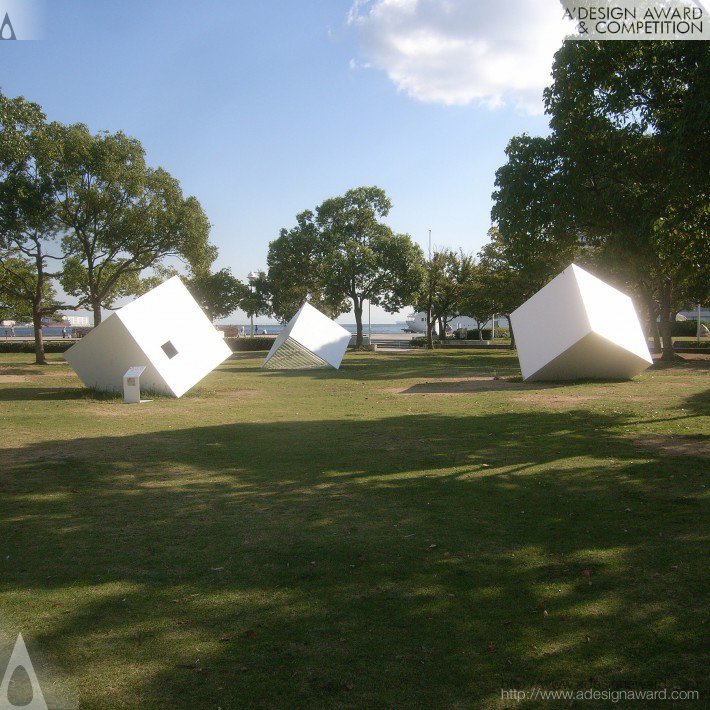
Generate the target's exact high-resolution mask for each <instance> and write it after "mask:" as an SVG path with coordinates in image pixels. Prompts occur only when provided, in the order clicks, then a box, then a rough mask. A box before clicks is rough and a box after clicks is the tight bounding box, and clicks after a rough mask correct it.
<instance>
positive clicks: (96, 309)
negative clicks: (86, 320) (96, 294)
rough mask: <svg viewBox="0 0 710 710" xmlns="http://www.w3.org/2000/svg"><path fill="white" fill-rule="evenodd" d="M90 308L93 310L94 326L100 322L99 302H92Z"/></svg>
mask: <svg viewBox="0 0 710 710" xmlns="http://www.w3.org/2000/svg"><path fill="white" fill-rule="evenodd" d="M91 310H92V311H93V312H94V328H95V327H96V326H97V325H98V324H99V323H101V303H100V302H98V303H97V302H96V301H94V302H92V304H91Z"/></svg>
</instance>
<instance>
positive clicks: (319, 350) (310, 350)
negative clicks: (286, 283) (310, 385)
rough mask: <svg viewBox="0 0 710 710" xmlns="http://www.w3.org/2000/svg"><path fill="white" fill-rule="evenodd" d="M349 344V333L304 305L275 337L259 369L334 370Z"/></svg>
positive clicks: (309, 306)
mask: <svg viewBox="0 0 710 710" xmlns="http://www.w3.org/2000/svg"><path fill="white" fill-rule="evenodd" d="M349 342H350V332H349V331H347V330H345V328H343V326H341V325H338V324H337V323H336V322H335V321H332V320H331V319H330V318H328V316H326V315H325V314H323V313H321V312H320V311H319V310H318V309H317V308H314V307H313V306H312V305H311V304H310V303H304V304H303V305H302V306H301V308H300V309H299V310H298V313H296V315H295V316H294V317H293V318H291V320H290V321H289V322H288V325H287V326H286V327H285V328H284V329H283V330H282V331H281V332H280V333H279V334H278V336H277V338H276V340H275V341H274V344H273V345H272V346H271V350H269V354H268V355H267V356H266V359H265V360H264V364H263V365H262V367H265V368H266V369H267V370H314V369H317V368H321V367H334V368H335V369H336V370H337V369H338V368H339V367H340V363H341V362H342V360H343V355H345V350H346V349H347V347H348V343H349Z"/></svg>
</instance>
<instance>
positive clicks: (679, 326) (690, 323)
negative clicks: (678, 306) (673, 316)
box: [671, 320, 705, 338]
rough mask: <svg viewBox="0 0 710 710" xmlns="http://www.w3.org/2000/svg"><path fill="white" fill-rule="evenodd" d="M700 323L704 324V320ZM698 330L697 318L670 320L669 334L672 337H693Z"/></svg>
mask: <svg viewBox="0 0 710 710" xmlns="http://www.w3.org/2000/svg"><path fill="white" fill-rule="evenodd" d="M701 323H703V324H705V322H704V321H701ZM697 332H698V321H697V320H674V321H671V335H672V336H673V337H674V338H682V337H694V336H695V335H696V333H697Z"/></svg>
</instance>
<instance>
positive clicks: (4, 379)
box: [0, 373, 27, 385]
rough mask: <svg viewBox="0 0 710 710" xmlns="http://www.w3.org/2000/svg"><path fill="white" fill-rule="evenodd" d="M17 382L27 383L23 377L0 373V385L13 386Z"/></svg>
mask: <svg viewBox="0 0 710 710" xmlns="http://www.w3.org/2000/svg"><path fill="white" fill-rule="evenodd" d="M18 382H27V378H26V377H25V376H24V375H3V374H2V373H0V385H5V384H8V385H14V384H17V383H18Z"/></svg>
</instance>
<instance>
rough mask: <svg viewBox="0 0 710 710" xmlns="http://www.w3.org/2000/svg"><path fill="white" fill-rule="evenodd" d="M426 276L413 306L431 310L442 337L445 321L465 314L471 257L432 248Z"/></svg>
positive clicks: (471, 270) (472, 262)
mask: <svg viewBox="0 0 710 710" xmlns="http://www.w3.org/2000/svg"><path fill="white" fill-rule="evenodd" d="M424 270H425V272H426V276H425V278H424V281H423V287H422V290H421V291H420V293H419V295H418V298H417V301H416V303H415V308H417V309H418V310H427V309H429V308H430V309H431V314H432V316H431V317H432V320H433V321H434V322H436V323H437V324H438V331H439V337H440V338H444V337H445V334H446V328H447V326H448V324H449V323H450V322H451V321H452V320H453V319H454V318H455V317H456V316H458V315H464V314H465V311H464V310H463V308H464V296H465V293H466V290H467V288H469V285H470V282H471V279H472V278H473V274H474V271H475V264H474V261H473V258H472V257H471V256H469V255H468V254H465V253H463V252H456V251H454V250H452V249H441V250H437V251H435V252H434V253H433V254H432V256H431V259H429V260H428V261H427V262H426V263H425V265H424Z"/></svg>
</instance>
